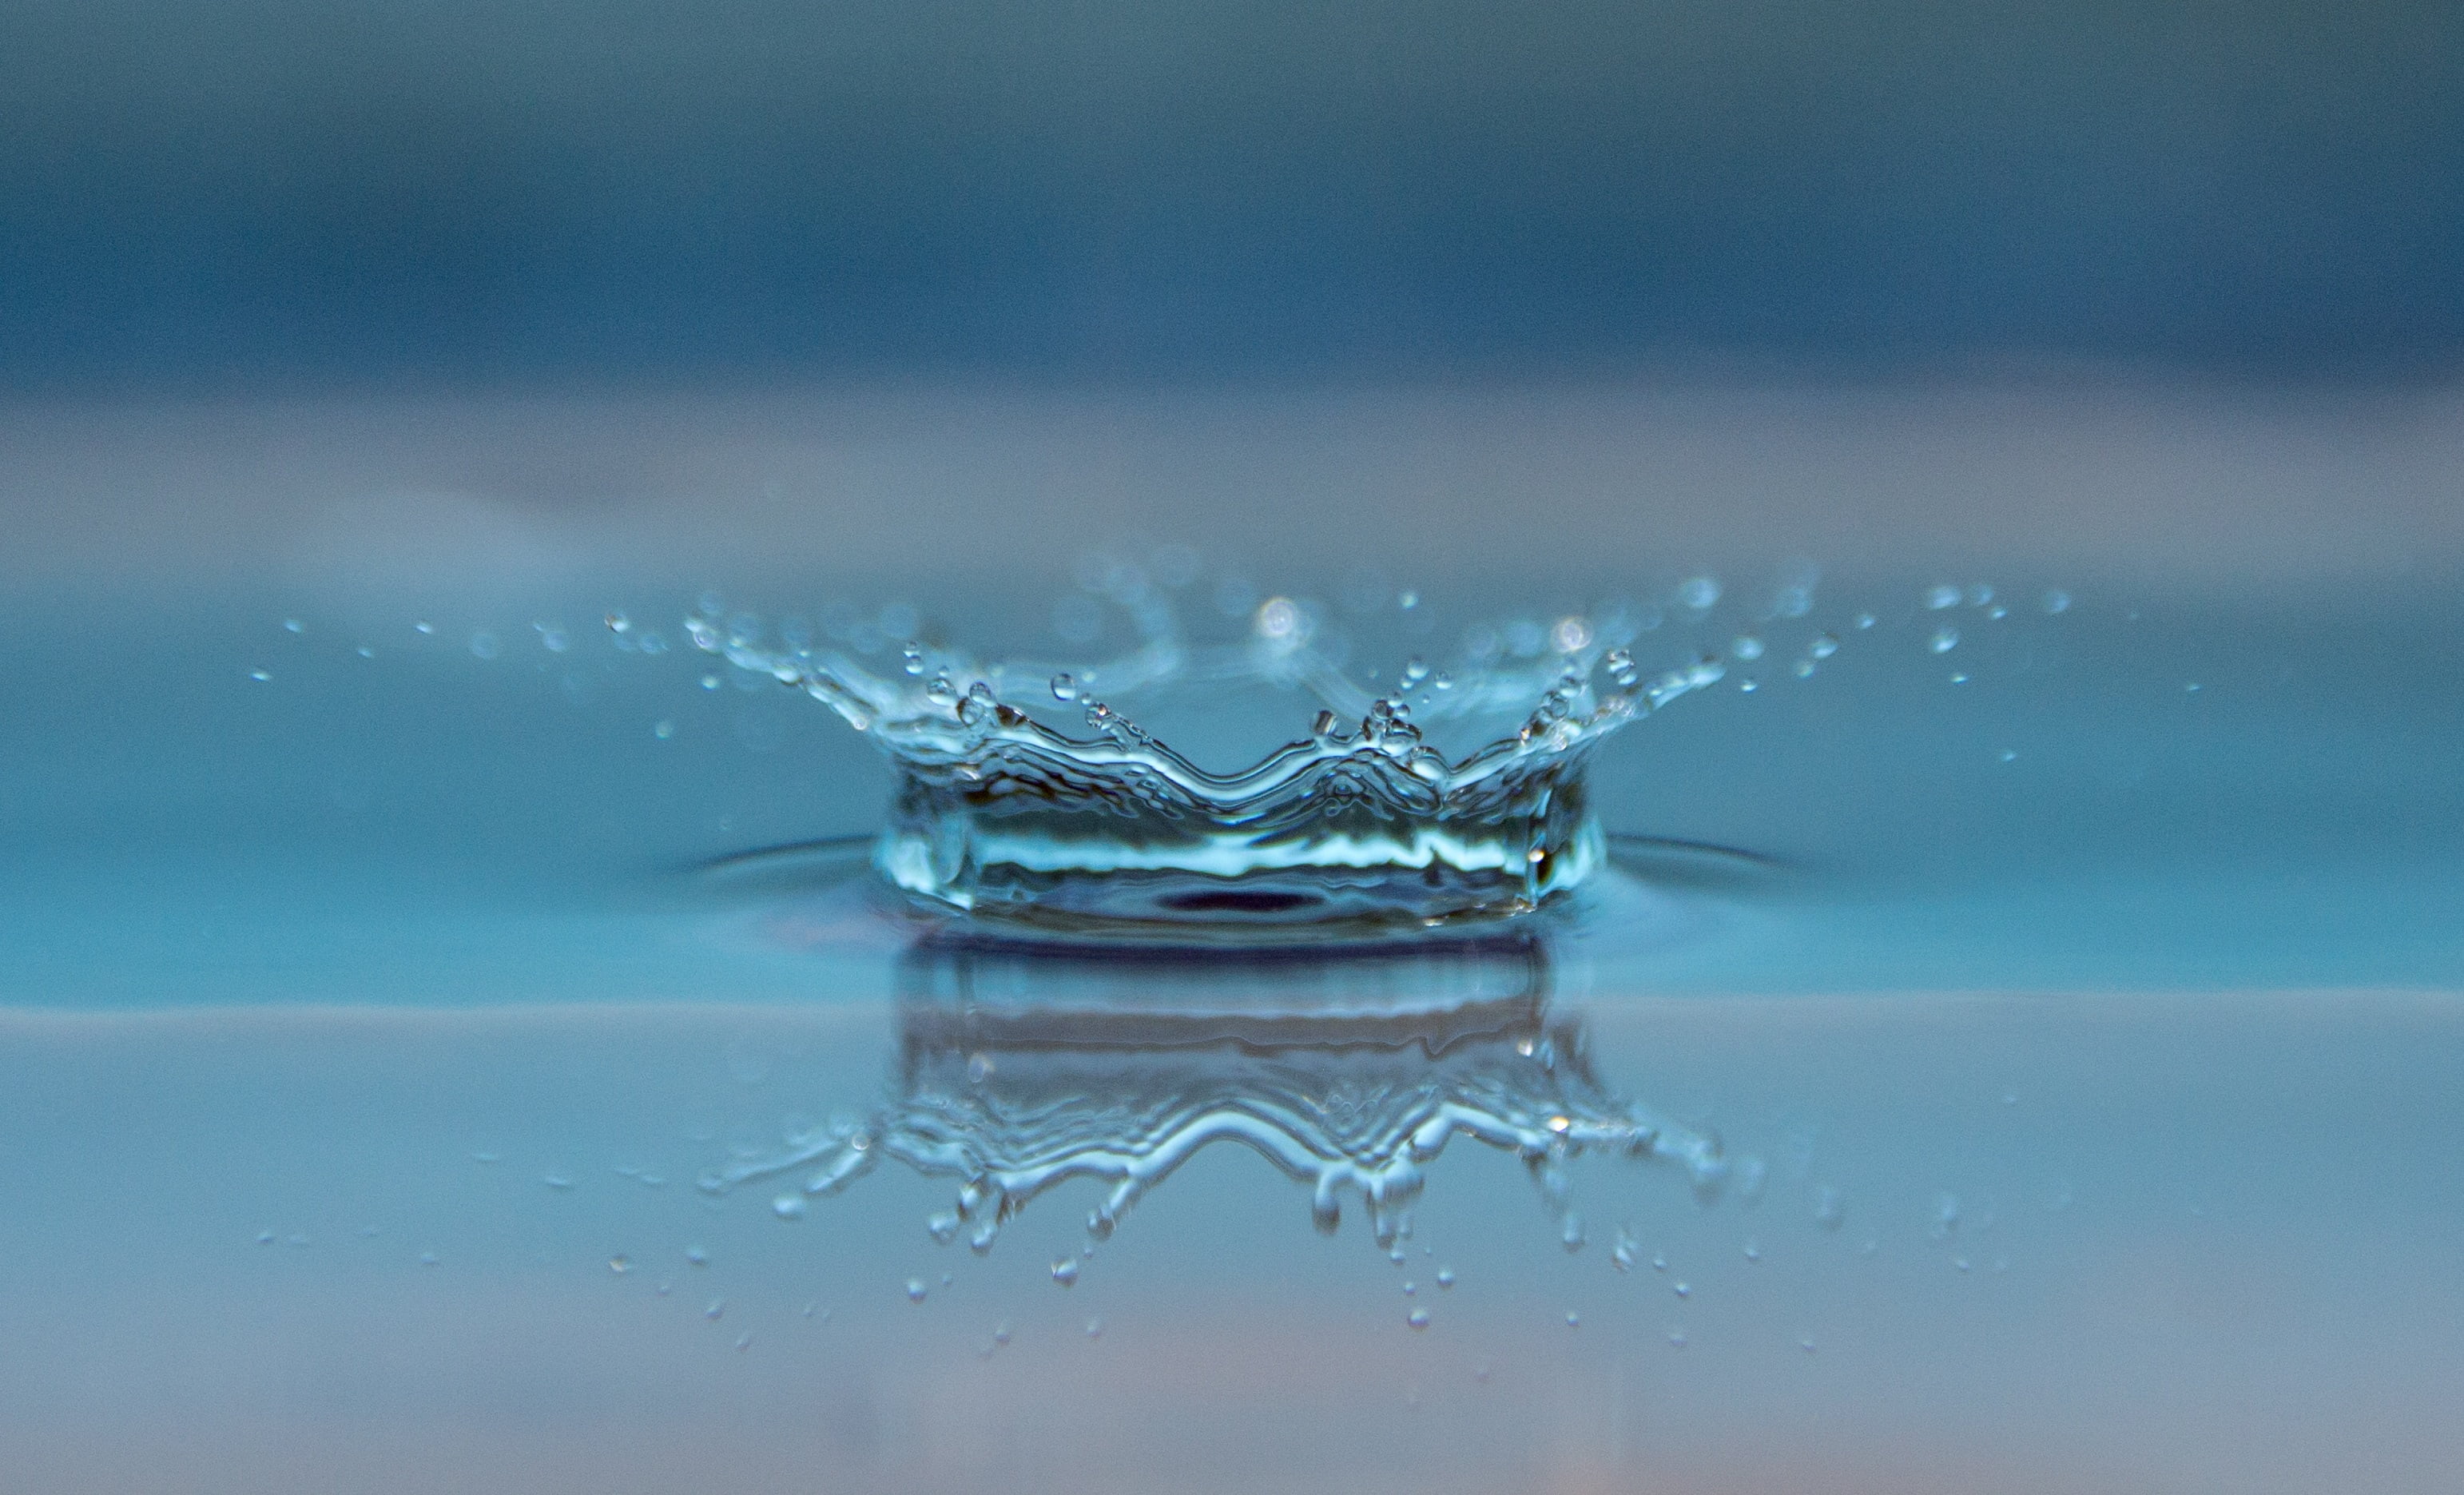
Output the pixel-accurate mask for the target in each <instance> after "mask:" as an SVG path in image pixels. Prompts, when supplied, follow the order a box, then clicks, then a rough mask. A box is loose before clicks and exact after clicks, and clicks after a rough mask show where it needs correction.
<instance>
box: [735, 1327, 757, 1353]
mask: <svg viewBox="0 0 2464 1495" xmlns="http://www.w3.org/2000/svg"><path fill="white" fill-rule="evenodd" d="M751 1348H753V1333H752V1331H751V1330H746V1331H745V1332H743V1333H741V1334H738V1335H737V1336H736V1352H737V1354H742V1353H743V1352H745V1351H747V1350H750V1349H751Z"/></svg>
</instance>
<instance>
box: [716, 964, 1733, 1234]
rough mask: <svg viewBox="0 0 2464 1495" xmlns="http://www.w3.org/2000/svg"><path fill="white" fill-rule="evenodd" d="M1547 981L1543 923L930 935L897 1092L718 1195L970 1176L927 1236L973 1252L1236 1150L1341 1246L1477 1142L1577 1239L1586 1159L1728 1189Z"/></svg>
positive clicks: (1398, 1218) (748, 1172)
mask: <svg viewBox="0 0 2464 1495" xmlns="http://www.w3.org/2000/svg"><path fill="white" fill-rule="evenodd" d="M1550 993H1551V952H1550V949H1549V946H1548V945H1547V944H1546V943H1545V941H1544V940H1543V938H1542V937H1540V936H1539V935H1536V934H1514V935H1511V936H1499V937H1493V938H1485V939H1458V940H1450V941H1433V942H1430V943H1425V944H1421V945H1417V946H1409V947H1400V948H1398V947H1393V946H1368V947H1354V948H1349V949H1343V948H1336V949H1272V948H1269V949H1264V950H1248V951H1225V950H1221V949H1207V950H1202V951H1199V950H1180V951H1174V950H1141V951H1132V952H1122V951H1111V952H1104V953H1101V954H1096V953H1089V952H1086V951H1083V950H1070V949H1067V948H1055V947H1051V946H1038V945H1027V944H1019V943H1012V942H1004V941H994V940H986V939H983V938H981V937H979V936H967V935H959V934H943V935H937V936H934V937H928V938H925V939H923V940H921V941H919V942H918V943H916V944H914V945H913V946H912V947H910V948H909V950H908V951H907V952H906V954H905V955H904V956H903V957H902V960H901V962H900V968H899V1000H898V1013H899V1027H900V1052H899V1057H898V1066H897V1080H896V1085H895V1087H894V1089H893V1092H892V1094H891V1098H890V1100H889V1101H888V1103H887V1104H886V1105H884V1106H883V1107H882V1108H881V1109H880V1110H878V1111H877V1112H875V1113H874V1114H872V1115H871V1116H869V1117H867V1118H865V1119H863V1120H860V1121H842V1122H838V1123H834V1124H832V1125H829V1126H826V1127H824V1128H821V1129H819V1130H817V1131H815V1132H810V1133H806V1134H803V1135H801V1136H795V1137H791V1138H789V1139H788V1141H787V1144H786V1146H785V1148H784V1149H783V1150H782V1151H781V1152H780V1153H779V1154H776V1155H772V1156H765V1157H753V1158H745V1159H740V1160H738V1161H737V1162H736V1163H735V1164H733V1165H732V1166H730V1167H727V1168H725V1169H723V1170H719V1171H716V1172H714V1173H712V1174H710V1175H708V1176H705V1177H704V1178H703V1179H702V1180H701V1182H702V1187H703V1188H704V1189H705V1190H708V1191H710V1192H712V1193H723V1192H726V1191H727V1190H730V1189H732V1188H735V1187H737V1186H738V1185H742V1184H746V1183H749V1182H752V1181H754V1180H757V1179H765V1178H774V1177H781V1176H786V1177H791V1178H792V1177H795V1176H798V1175H801V1176H802V1177H801V1180H800V1181H798V1182H797V1183H796V1184H795V1185H794V1188H795V1189H796V1190H800V1191H801V1195H813V1196H818V1195H828V1194H833V1193H835V1192H837V1191H838V1190H840V1189H843V1188H845V1187H847V1185H848V1184H850V1183H851V1182H853V1181H854V1180H855V1179H857V1178H859V1177H861V1176H864V1175H865V1174H867V1173H869V1172H870V1171H871V1170H872V1169H873V1168H874V1167H876V1166H877V1165H878V1164H879V1163H880V1161H881V1160H882V1159H883V1158H885V1157H889V1158H894V1159H896V1160H898V1161H899V1162H901V1163H904V1164H906V1165H907V1166H909V1167H911V1168H913V1169H915V1170H917V1171H918V1172H919V1173H922V1174H925V1175H928V1176H937V1177H947V1178H955V1179H957V1180H958V1182H959V1187H958V1191H957V1199H956V1201H955V1204H954V1206H953V1207H952V1208H951V1209H949V1210H948V1211H946V1212H944V1213H941V1214H938V1215H936V1216H935V1217H934V1218H933V1219H932V1220H930V1221H929V1222H928V1223H929V1226H930V1228H931V1229H932V1231H933V1233H934V1235H935V1237H937V1238H939V1239H941V1240H943V1241H945V1242H946V1241H952V1240H956V1239H957V1238H958V1237H960V1236H961V1235H963V1236H964V1237H965V1238H966V1239H967V1240H968V1242H969V1243H970V1244H971V1245H973V1246H974V1248H975V1249H976V1250H978V1251H985V1250H989V1249H990V1248H991V1247H992V1245H993V1242H994V1241H995V1239H996V1238H997V1237H998V1236H999V1234H1000V1232H1001V1226H1002V1224H1003V1223H1004V1222H1005V1221H1006V1220H1008V1219H1009V1218H1010V1217H1011V1216H1013V1215H1015V1214H1017V1213H1018V1212H1019V1211H1020V1210H1022V1209H1023V1208H1024V1207H1025V1205H1026V1204H1027V1202H1028V1201H1029V1200H1031V1199H1033V1198H1035V1197H1036V1196H1038V1195H1040V1194H1042V1193H1044V1192H1045V1191H1046V1190H1048V1189H1051V1188H1053V1187H1054V1186H1056V1185H1058V1184H1060V1183H1062V1182H1064V1181H1066V1180H1067V1179H1071V1178H1079V1177H1087V1178H1093V1179H1097V1180H1100V1181H1102V1182H1104V1183H1106V1184H1109V1185H1110V1188H1109V1191H1108V1192H1107V1193H1106V1195H1105V1196H1104V1198H1103V1199H1102V1201H1101V1202H1100V1203H1099V1204H1097V1205H1096V1206H1095V1208H1094V1209H1093V1210H1092V1212H1091V1213H1090V1215H1089V1219H1088V1222H1087V1228H1088V1230H1089V1234H1090V1235H1092V1236H1093V1237H1095V1238H1096V1239H1099V1240H1100V1239H1103V1238H1105V1237H1108V1236H1110V1235H1111V1233H1112V1230H1113V1229H1114V1227H1115V1226H1116V1225H1117V1224H1118V1223H1119V1221H1120V1220H1121V1219H1122V1217H1123V1216H1124V1215H1125V1214H1126V1213H1127V1212H1128V1211H1129V1210H1130V1208H1131V1207H1132V1206H1133V1205H1134V1204H1135V1203H1136V1202H1137V1201H1138V1199H1139V1198H1141V1197H1143V1196H1144V1195H1145V1194H1146V1193H1147V1192H1148V1191H1149V1190H1151V1189H1154V1188H1155V1187H1156V1186H1158V1185H1160V1184H1161V1183H1162V1182H1163V1181H1164V1180H1165V1179H1167V1178H1169V1177H1170V1176H1172V1174H1173V1172H1174V1171H1175V1170H1176V1169H1177V1168H1178V1167H1179V1166H1180V1165H1181V1164H1182V1163H1183V1162H1185V1161H1186V1160H1187V1159H1188V1158H1189V1157H1190V1156H1191V1155H1192V1154H1195V1153H1197V1152H1198V1151H1199V1149H1200V1148H1203V1147H1205V1146H1207V1145H1208V1144H1210V1143H1213V1142H1219V1141H1231V1142H1239V1143H1243V1144H1246V1145H1247V1146H1249V1147H1250V1148H1252V1149H1254V1150H1256V1151H1257V1152H1258V1153H1259V1154H1262V1155H1264V1156H1265V1158H1266V1159H1267V1160H1268V1161H1270V1162H1272V1163H1273V1164H1274V1165H1275V1166H1276V1167H1278V1168H1280V1169H1281V1170H1283V1171H1284V1172H1285V1173H1286V1174H1287V1175H1288V1176H1291V1177H1292V1178H1294V1179H1296V1180H1299V1181H1301V1182H1303V1183H1306V1184H1308V1185H1309V1186H1310V1189H1311V1191H1312V1201H1311V1215H1312V1218H1313V1219H1314V1220H1315V1222H1316V1225H1317V1227H1318V1228H1319V1229H1320V1230H1322V1231H1330V1232H1331V1231H1332V1230H1334V1229H1335V1228H1336V1226H1337V1224H1338V1222H1339V1220H1340V1219H1341V1215H1342V1208H1343V1197H1344V1195H1345V1194H1346V1193H1347V1192H1349V1193H1354V1194H1356V1195H1358V1197H1359V1198H1360V1199H1361V1201H1362V1202H1363V1204H1364V1205H1365V1207H1366V1212H1367V1215H1368V1218H1369V1220H1370V1224H1371V1233H1372V1235H1373V1236H1374V1237H1375V1240H1376V1242H1378V1243H1379V1244H1380V1245H1381V1246H1384V1247H1388V1248H1391V1247H1393V1245H1394V1244H1395V1243H1396V1242H1397V1240H1398V1238H1401V1237H1404V1236H1408V1235H1409V1234H1410V1233H1411V1208H1412V1205H1413V1203H1414V1201H1415V1200H1416V1199H1417V1198H1419V1194H1420V1191H1421V1188H1422V1186H1423V1184H1424V1182H1425V1175H1424V1170H1425V1168H1426V1167H1427V1165H1428V1164H1429V1163H1431V1162H1432V1161H1434V1160H1435V1159H1436V1158H1437V1157H1438V1156H1439V1154H1441V1153H1442V1152H1443V1151H1444V1150H1445V1148H1446V1146H1447V1144H1448V1143H1449V1142H1451V1141H1452V1140H1453V1139H1454V1138H1455V1137H1457V1136H1459V1135H1460V1136H1468V1137H1470V1138H1473V1139H1474V1140H1477V1141H1480V1142H1483V1143H1486V1144H1487V1145H1489V1146H1492V1147H1496V1148H1500V1149H1504V1150H1506V1151H1507V1152H1511V1153H1513V1154H1515V1155H1517V1156H1518V1157H1520V1158H1521V1159H1522V1160H1523V1162H1524V1163H1525V1165H1526V1166H1527V1167H1528V1168H1529V1171H1530V1174H1531V1176H1532V1178H1533V1180H1534V1182H1535V1183H1536V1184H1537V1186H1538V1188H1539V1194H1540V1198H1541V1201H1542V1203H1543V1205H1544V1207H1545V1208H1546V1209H1547V1210H1548V1211H1549V1212H1550V1214H1551V1216H1553V1217H1554V1218H1555V1220H1556V1221H1557V1223H1558V1225H1559V1226H1560V1228H1561V1229H1562V1230H1564V1231H1566V1232H1567V1233H1568V1238H1569V1240H1573V1239H1575V1237H1574V1234H1573V1233H1574V1231H1575V1230H1576V1228H1577V1226H1576V1222H1575V1221H1574V1220H1573V1217H1572V1214H1571V1205H1570V1199H1569V1179H1568V1176H1567V1170H1566V1165H1567V1164H1568V1162H1569V1161H1570V1160H1572V1159H1573V1158H1574V1157H1575V1156H1577V1155H1579V1154H1584V1153H1587V1152H1604V1153H1609V1154H1617V1155H1620V1156H1625V1157H1630V1158H1636V1159H1644V1160H1651V1161H1655V1162H1659V1163H1661V1164H1666V1165H1672V1166H1674V1167H1675V1168H1677V1169H1679V1170H1682V1172H1683V1174H1684V1176H1686V1177H1687V1179H1688V1181H1689V1182H1690V1183H1691V1184H1692V1186H1693V1187H1694V1188H1695V1189H1696V1190H1697V1191H1698V1192H1700V1193H1704V1194H1706V1195H1707V1194H1709V1193H1712V1192H1715V1191H1716V1190H1717V1188H1718V1187H1719V1184H1720V1182H1721V1180H1722V1178H1723V1177H1724V1176H1725V1173H1726V1164H1725V1162H1724V1160H1723V1158H1722V1154H1721V1151H1720V1146H1719V1143H1718V1141H1717V1139H1716V1138H1714V1137H1711V1136H1709V1135H1706V1134H1703V1133H1699V1132H1691V1131H1688V1130H1686V1129H1684V1128H1683V1127H1679V1126H1676V1125H1674V1124H1672V1123H1670V1122H1669V1121H1667V1120H1665V1119H1663V1118H1661V1117H1660V1116H1657V1115H1654V1114H1652V1113H1651V1112H1650V1111H1649V1110H1645V1109H1643V1108H1641V1107H1639V1106H1636V1105H1632V1104H1628V1103H1626V1102H1623V1101H1620V1100H1618V1099H1617V1098H1616V1097H1614V1096H1613V1095H1612V1094H1611V1092H1610V1091H1609V1090H1608V1089H1607V1088H1604V1087H1603V1086H1602V1084H1601V1083H1600V1081H1599V1079H1598V1077H1597V1076H1596V1075H1595V1073H1594V1072H1593V1070H1592V1067H1591V1065H1590V1062H1589V1060H1588V1057H1587V1055H1586V1051H1585V1048H1586V1045H1585V1042H1584V1033H1583V1028H1582V1025H1581V1023H1580V1022H1578V1021H1575V1020H1573V1019H1571V1018H1567V1017H1563V1016H1559V1015H1555V1014H1552V1013H1551V1010H1550ZM781 1198H782V1201H784V1202H786V1203H788V1204H789V1205H790V1206H792V1205H793V1204H794V1203H796V1202H798V1200H799V1198H800V1195H799V1194H798V1193H796V1192H790V1193H788V1194H786V1195H782V1196H781Z"/></svg>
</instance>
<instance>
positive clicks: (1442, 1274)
mask: <svg viewBox="0 0 2464 1495" xmlns="http://www.w3.org/2000/svg"><path fill="white" fill-rule="evenodd" d="M1454 1285H1455V1271H1454V1268H1453V1267H1451V1266H1441V1267H1439V1268H1438V1286H1441V1287H1451V1286H1454Z"/></svg>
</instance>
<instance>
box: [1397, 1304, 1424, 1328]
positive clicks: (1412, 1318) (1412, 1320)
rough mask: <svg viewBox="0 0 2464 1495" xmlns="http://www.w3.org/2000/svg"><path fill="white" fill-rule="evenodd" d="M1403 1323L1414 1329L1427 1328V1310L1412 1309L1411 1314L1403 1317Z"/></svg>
mask: <svg viewBox="0 0 2464 1495" xmlns="http://www.w3.org/2000/svg"><path fill="white" fill-rule="evenodd" d="M1403 1322H1404V1323H1406V1324H1409V1325H1411V1326H1412V1327H1413V1328H1414V1329H1426V1328H1428V1327H1429V1310H1428V1309H1426V1308H1414V1309H1413V1310H1412V1311H1411V1312H1409V1313H1406V1314H1404V1315H1403Z"/></svg>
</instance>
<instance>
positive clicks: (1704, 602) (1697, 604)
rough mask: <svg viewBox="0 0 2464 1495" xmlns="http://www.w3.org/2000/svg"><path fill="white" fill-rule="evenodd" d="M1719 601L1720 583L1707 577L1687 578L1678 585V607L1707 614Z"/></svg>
mask: <svg viewBox="0 0 2464 1495" xmlns="http://www.w3.org/2000/svg"><path fill="white" fill-rule="evenodd" d="M1719 600H1720V583H1718V582H1716V581H1713V580H1712V579H1711V578H1709V577H1707V576H1697V577H1689V578H1687V579H1686V580H1685V581H1683V582H1682V583H1678V587H1677V601H1678V604H1679V605H1681V606H1683V607H1686V608H1689V609H1691V610H1692V611H1695V612H1707V611H1709V610H1710V607H1711V605H1712V604H1713V603H1716V602H1718V601H1719Z"/></svg>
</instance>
